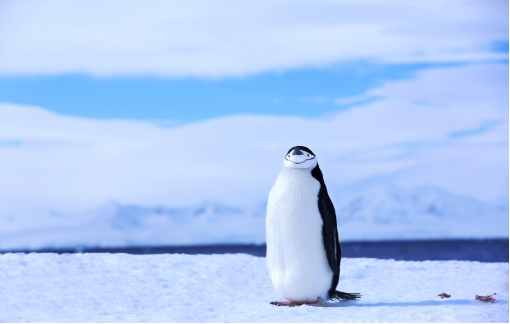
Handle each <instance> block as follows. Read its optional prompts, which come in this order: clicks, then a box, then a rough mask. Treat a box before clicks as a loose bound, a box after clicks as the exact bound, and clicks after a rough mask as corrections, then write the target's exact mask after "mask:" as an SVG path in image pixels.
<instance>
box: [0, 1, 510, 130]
mask: <svg viewBox="0 0 510 324" xmlns="http://www.w3.org/2000/svg"><path fill="white" fill-rule="evenodd" d="M0 48H2V51H0V102H10V103H18V104H30V105H36V106H40V107H44V108H46V109H49V110H51V111H54V112H57V113H61V114H70V115H75V116H80V117H90V118H127V119H144V120H154V119H158V120H159V119H164V120H174V121H177V122H185V123H186V122H193V121H197V120H203V119H208V118H212V117H218V116H225V115H231V114H242V113H255V114H273V115H294V116H303V117H318V116H323V115H327V114H330V113H334V112H337V111H339V110H342V109H346V108H349V105H351V106H352V105H353V104H358V102H356V100H354V101H352V100H351V101H350V102H349V104H347V105H346V104H344V105H338V104H337V103H338V102H336V103H335V100H336V99H338V98H345V97H352V96H359V95H361V94H363V93H366V92H367V91H369V90H370V89H374V88H377V87H380V86H381V85H382V84H383V83H384V82H386V81H395V80H403V79H410V78H413V77H414V76H415V74H416V72H418V71H423V70H426V69H430V68H445V67H451V66H456V65H459V64H480V63H483V62H494V61H498V62H501V61H505V62H508V3H506V2H501V1H497V0H494V1H474V2H470V3H466V2H464V1H451V2H433V3H431V2H430V1H415V2H413V4H412V5H409V3H408V2H407V1H381V2H372V3H370V2H366V3H365V2H359V1H302V2H299V3H294V4H291V3H287V2H285V1H259V2H257V3H237V2H235V1H233V2H232V1H228V0H225V1H222V2H217V3H209V2H207V1H205V2H203V1H200V0H194V1H190V2H188V3H181V2H171V1H170V2H168V1H161V2H158V1H154V2H150V3H146V4H144V5H140V2H139V1H136V0H128V1H116V0H112V1H109V2H108V3H107V4H105V3H102V2H101V1H88V2H80V1H69V2H65V3H62V2H59V1H53V0H44V1H27V2H24V3H23V4H20V2H18V1H4V2H2V3H0ZM375 99H377V98H363V100H365V101H366V100H375ZM362 103H363V102H362Z"/></svg>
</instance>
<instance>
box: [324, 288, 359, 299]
mask: <svg viewBox="0 0 510 324" xmlns="http://www.w3.org/2000/svg"><path fill="white" fill-rule="evenodd" d="M358 298H361V295H360V294H358V293H352V294H351V293H346V292H343V291H338V290H330V291H329V293H328V299H329V300H340V299H358Z"/></svg>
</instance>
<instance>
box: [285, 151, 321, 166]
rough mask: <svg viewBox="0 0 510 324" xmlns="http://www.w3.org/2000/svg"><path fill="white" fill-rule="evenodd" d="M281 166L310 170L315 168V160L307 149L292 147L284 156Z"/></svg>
mask: <svg viewBox="0 0 510 324" xmlns="http://www.w3.org/2000/svg"><path fill="white" fill-rule="evenodd" d="M283 165H284V166H286V167H288V168H293V169H308V168H310V169H311V168H315V167H316V166H317V158H316V157H315V154H314V153H313V152H312V150H310V149H309V148H308V147H306V146H294V147H293V148H291V149H290V150H289V151H288V152H287V155H285V161H284V162H283Z"/></svg>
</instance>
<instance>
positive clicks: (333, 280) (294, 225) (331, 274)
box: [266, 146, 361, 306]
mask: <svg viewBox="0 0 510 324" xmlns="http://www.w3.org/2000/svg"><path fill="white" fill-rule="evenodd" d="M266 244H267V251H266V262H267V269H268V272H269V275H270V277H271V281H272V282H273V286H274V288H275V290H276V292H277V293H278V294H279V295H280V296H282V297H283V298H285V299H287V301H276V302H271V304H273V305H277V306H298V305H303V304H306V305H311V306H320V305H321V303H322V302H324V301H327V300H339V299H357V298H360V297H361V295H360V294H358V293H345V292H341V291H337V290H336V286H337V285H338V280H339V278H340V258H341V251H340V242H339V241H338V231H337V225H336V214H335V207H334V206H333V203H332V202H331V199H330V198H329V195H328V190H327V189H326V184H325V183H324V177H323V175H322V171H321V169H320V168H319V164H318V162H317V157H316V156H315V154H314V153H313V152H312V151H311V150H310V149H309V148H307V147H305V146H294V147H292V148H291V149H290V150H289V151H288V152H287V154H286V155H285V159H284V162H283V168H282V170H281V172H280V174H279V175H278V178H277V179H276V182H275V184H274V186H273V187H272V189H271V191H270V192H269V198H268V203H267V213H266Z"/></svg>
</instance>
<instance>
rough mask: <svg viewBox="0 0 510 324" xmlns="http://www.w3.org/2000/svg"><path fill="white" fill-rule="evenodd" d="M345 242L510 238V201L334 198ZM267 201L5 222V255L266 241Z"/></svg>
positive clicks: (430, 193) (433, 195)
mask: <svg viewBox="0 0 510 324" xmlns="http://www.w3.org/2000/svg"><path fill="white" fill-rule="evenodd" d="M331 196H332V199H333V201H334V203H335V207H336V211H337V218H338V227H339V233H340V238H341V240H343V241H352V240H399V239H432V238H490V237H508V201H507V200H505V201H503V202H501V203H493V204H489V203H486V202H482V201H478V200H475V199H472V198H469V197H464V196H459V195H455V194H452V193H450V192H448V191H445V190H442V189H440V188H435V187H419V188H415V189H403V188H398V187H392V186H386V187H382V186H377V187H371V188H368V189H365V190H362V191H359V192H357V193H347V192H344V193H337V194H335V193H332V194H331ZM265 205H266V203H265V202H261V203H260V204H258V205H255V206H250V207H246V208H239V207H232V206H227V205H224V204H220V203H217V202H212V201H208V202H204V203H201V204H196V205H192V206H187V207H180V208H172V207H166V206H137V205H126V204H120V203H117V202H113V201H110V202H107V203H105V204H103V205H101V206H99V207H97V208H94V209H90V210H88V211H86V212H83V213H81V214H79V215H63V214H61V213H58V212H56V211H50V212H48V214H47V215H45V216H44V217H43V218H44V219H39V221H36V222H27V220H26V219H25V220H24V221H22V222H16V220H12V219H3V220H1V221H2V222H1V224H0V225H2V226H0V249H3V250H7V249H24V248H29V249H36V248H43V247H76V246H88V247H92V246H103V247H107V246H109V247H113V246H115V247H120V246H141V245H143V246H146V245H150V246H155V245H191V244H225V243H232V244H234V243H255V244H263V243H264V242H265Z"/></svg>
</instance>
